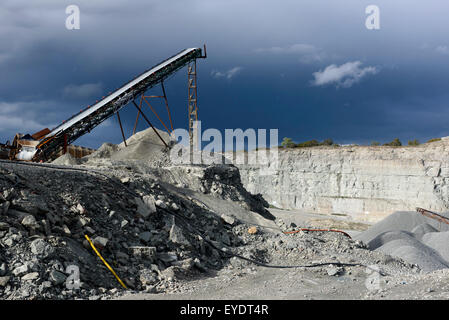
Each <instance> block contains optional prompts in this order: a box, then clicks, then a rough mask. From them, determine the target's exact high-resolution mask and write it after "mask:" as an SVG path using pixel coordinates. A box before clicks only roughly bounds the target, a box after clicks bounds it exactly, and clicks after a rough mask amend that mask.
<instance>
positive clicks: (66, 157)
mask: <svg viewBox="0 0 449 320" xmlns="http://www.w3.org/2000/svg"><path fill="white" fill-rule="evenodd" d="M52 163H54V164H60V165H64V166H74V165H79V164H81V160H80V159H77V158H74V157H72V156H71V155H70V153H66V154H63V155H62V156H60V157H59V158H57V159H55V160H53V161H52Z"/></svg>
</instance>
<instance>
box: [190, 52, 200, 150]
mask: <svg viewBox="0 0 449 320" xmlns="http://www.w3.org/2000/svg"><path fill="white" fill-rule="evenodd" d="M187 74H188V82H189V142H190V150H191V151H192V149H193V146H194V143H193V141H194V135H195V131H196V130H195V129H196V128H195V127H194V126H195V124H196V121H198V104H197V102H198V100H197V94H198V92H197V81H196V59H195V60H193V62H192V63H190V64H189V66H188V71H187ZM195 138H196V137H195Z"/></svg>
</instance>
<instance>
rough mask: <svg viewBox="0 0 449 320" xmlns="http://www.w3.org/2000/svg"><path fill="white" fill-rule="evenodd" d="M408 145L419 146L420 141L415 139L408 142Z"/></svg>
mask: <svg viewBox="0 0 449 320" xmlns="http://www.w3.org/2000/svg"><path fill="white" fill-rule="evenodd" d="M408 145H409V146H419V141H418V140H417V139H415V140H410V141H409V142H408Z"/></svg>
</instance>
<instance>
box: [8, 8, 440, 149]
mask: <svg viewBox="0 0 449 320" xmlns="http://www.w3.org/2000/svg"><path fill="white" fill-rule="evenodd" d="M71 4H76V5H78V6H79V8H80V10H81V29H80V30H71V31H69V30H67V29H66V28H65V19H66V17H67V15H66V13H65V8H66V7H67V6H68V5H71ZM371 4H377V5H378V6H379V7H380V13H381V20H380V21H381V29H380V30H376V31H370V30H367V29H366V28H365V18H366V14H365V8H366V6H368V5H371ZM448 14H449V3H447V1H443V0H431V1H427V2H423V1H406V0H398V1H387V0H375V1H364V0H346V1H330V0H316V1H298V0H285V1H280V2H279V1H264V0H259V1H255V0H249V1H240V0H239V1H237V0H216V1H213V0H192V1H184V0H170V1H162V0H160V1H144V0H137V1H136V0H134V1H125V0H96V1H87V0H80V1H73V2H72V1H61V0H53V1H50V0H43V1H39V2H37V1H29V0H7V1H2V2H1V5H0V108H1V110H0V140H6V139H10V138H11V137H12V136H13V135H14V133H15V132H16V131H27V130H29V131H34V130H38V129H39V128H40V127H43V126H54V125H56V124H57V123H59V122H60V121H62V120H64V119H66V118H68V117H70V116H71V115H72V114H73V113H77V112H79V110H80V109H82V108H84V107H85V106H87V105H89V104H91V103H92V102H94V101H95V100H96V99H99V98H101V96H103V95H105V94H106V93H107V92H109V91H111V90H113V89H115V88H117V87H119V86H120V85H122V84H123V83H125V82H127V81H128V80H129V79H130V78H133V77H134V76H136V75H137V74H139V73H141V72H142V71H144V70H145V69H147V68H148V67H150V66H152V65H154V64H156V63H158V62H159V61H161V60H163V59H165V58H167V56H170V55H173V54H174V53H176V52H178V51H179V50H181V49H183V48H186V47H192V46H201V45H202V44H203V43H207V45H208V54H209V58H208V59H207V60H205V61H200V63H199V64H198V67H199V93H200V100H199V101H200V110H201V113H200V115H201V119H202V120H203V122H204V123H203V127H205V128H207V127H216V128H219V129H221V128H237V127H241V128H248V127H254V128H279V129H280V134H279V135H280V138H282V137H283V136H291V137H292V138H294V139H295V140H298V141H299V140H305V139H308V138H318V139H323V138H327V137H332V138H334V140H340V141H342V142H351V141H355V142H357V141H360V142H364V141H369V140H370V139H386V140H388V139H390V138H393V137H395V136H396V135H402V137H403V139H406V138H407V137H406V136H410V138H420V139H424V138H426V137H428V136H432V135H437V134H440V135H447V134H448V133H445V132H446V131H445V127H446V126H445V124H444V121H443V120H442V119H446V114H448V106H447V95H446V91H447V83H449V64H448V62H449V54H448V52H449V49H448V48H449V40H448V39H447V30H448V27H449V21H448V20H447V16H448ZM326 71H327V72H326ZM185 78H186V76H185V73H184V71H183V72H181V73H180V74H178V75H176V76H174V77H173V78H172V79H171V80H170V81H169V82H168V83H167V90H168V91H169V92H168V93H169V100H170V103H171V105H173V107H174V109H175V112H174V113H175V114H174V121H175V124H177V125H178V126H182V127H185V126H186V121H185V119H186V111H185V110H186V83H185V81H186V80H185ZM223 80H225V81H223ZM314 81H315V82H314ZM320 81H321V82H320ZM345 81H346V82H345ZM313 83H315V84H319V83H320V84H325V83H328V85H323V86H322V85H316V86H314V85H312V84H313ZM349 84H350V85H349ZM337 87H338V88H337ZM155 90H160V89H159V88H155ZM43 114H45V117H44V116H43ZM122 117H123V119H124V121H125V122H126V123H125V129H126V130H127V132H129V131H130V130H132V123H133V121H134V117H135V114H134V113H133V112H131V111H124V112H123V116H122ZM422 122H425V124H422ZM418 124H421V125H418ZM116 126H117V123H116V120H115V119H111V120H110V121H108V122H106V123H105V124H104V125H102V127H101V128H98V129H97V130H95V131H94V133H93V134H91V135H90V136H89V139H87V138H85V137H84V138H82V139H81V140H80V143H84V144H91V146H92V144H98V143H100V141H110V140H108V139H109V138H111V139H112V140H113V141H111V142H118V141H115V140H117V139H120V135H119V134H118V132H117V127H116ZM140 126H143V124H141V125H140ZM141 128H143V127H141ZM114 139H115V140H114ZM92 141H95V143H93V142H92ZM95 146H96V145H95Z"/></svg>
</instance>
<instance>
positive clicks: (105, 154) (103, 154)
mask: <svg viewBox="0 0 449 320" xmlns="http://www.w3.org/2000/svg"><path fill="white" fill-rule="evenodd" d="M118 149H119V147H118V146H117V145H115V144H113V143H109V142H106V143H103V144H102V145H101V147H100V148H98V150H97V151H95V152H94V153H92V154H90V155H88V156H86V157H84V158H86V159H100V158H110V157H111V155H112V154H113V153H114V152H117V151H118Z"/></svg>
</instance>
